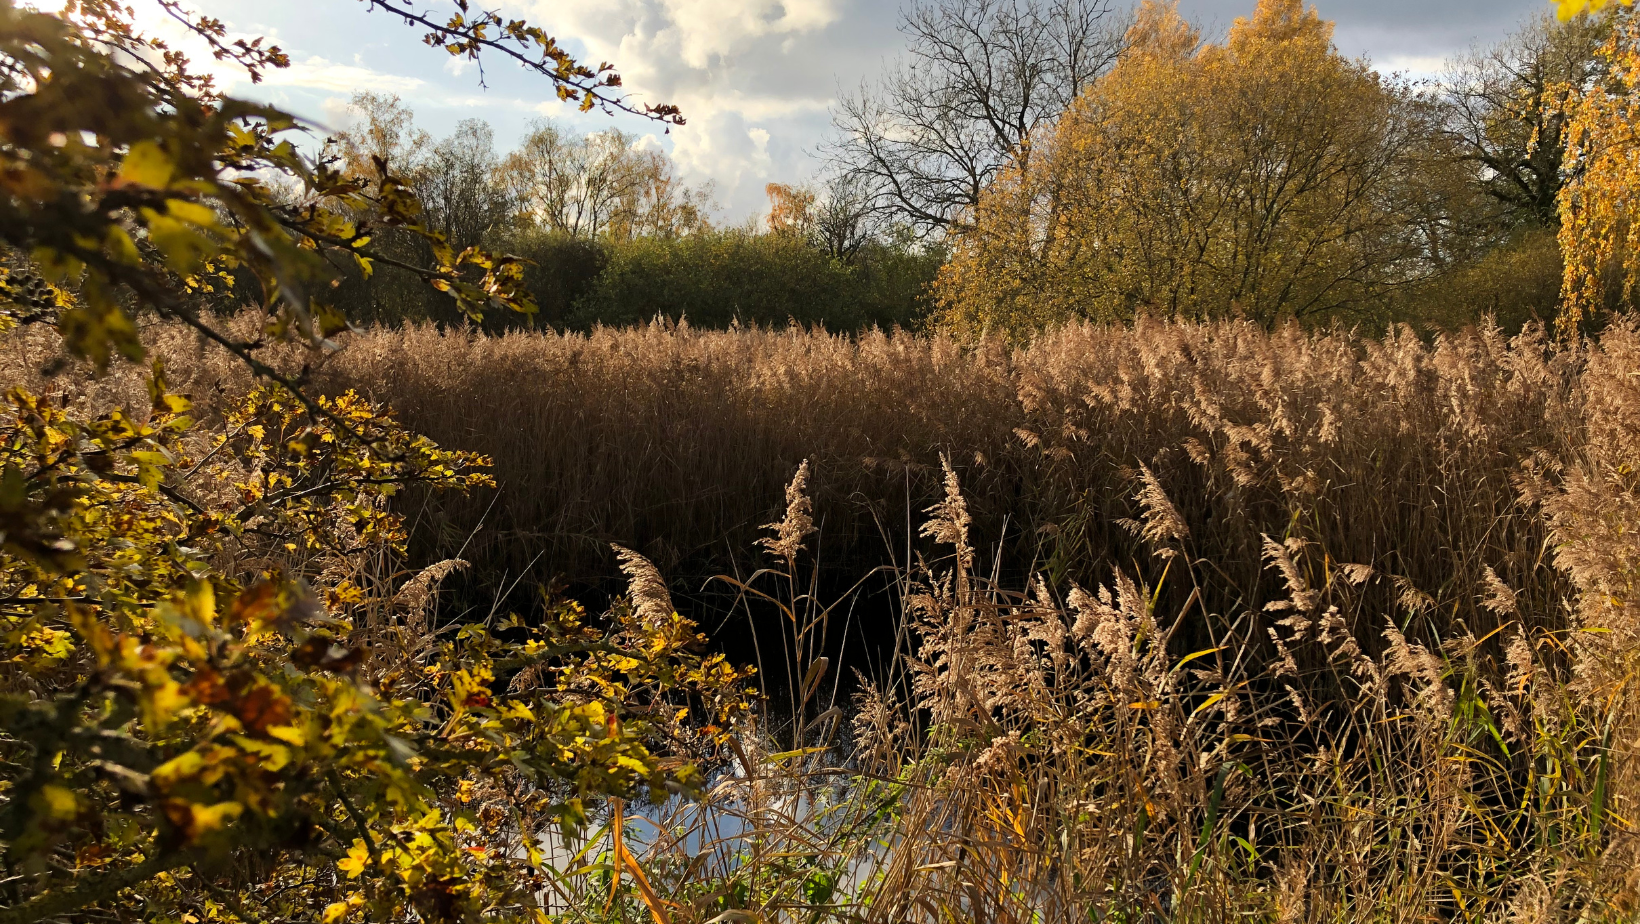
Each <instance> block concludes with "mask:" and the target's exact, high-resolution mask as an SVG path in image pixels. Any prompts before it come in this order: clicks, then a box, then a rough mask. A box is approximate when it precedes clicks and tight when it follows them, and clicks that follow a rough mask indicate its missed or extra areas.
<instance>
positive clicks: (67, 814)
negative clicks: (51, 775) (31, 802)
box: [40, 784, 80, 819]
mask: <svg viewBox="0 0 1640 924" xmlns="http://www.w3.org/2000/svg"><path fill="white" fill-rule="evenodd" d="M40 802H41V803H43V807H44V808H45V810H46V812H47V814H49V815H50V816H51V817H53V818H61V819H69V818H73V817H74V816H75V815H77V814H79V811H80V803H79V800H77V799H75V798H74V793H73V791H71V790H69V789H68V788H66V787H63V786H56V785H52V784H47V785H45V786H41V787H40Z"/></svg>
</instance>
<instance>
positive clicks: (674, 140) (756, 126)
mask: <svg viewBox="0 0 1640 924" xmlns="http://www.w3.org/2000/svg"><path fill="white" fill-rule="evenodd" d="M188 2H190V3H191V5H192V7H193V8H194V9H197V10H199V11H201V12H204V13H207V14H209V15H212V16H215V17H217V18H219V19H221V20H222V21H223V22H224V24H225V25H226V26H227V27H228V29H229V30H230V32H232V33H236V34H251V35H265V36H268V37H269V38H270V39H272V40H273V41H275V42H277V43H278V44H279V45H281V46H282V47H283V48H284V49H285V51H286V52H287V53H289V54H290V57H291V60H292V62H293V66H292V67H291V68H289V69H288V70H284V71H280V72H276V73H273V74H272V75H270V77H269V79H268V80H266V81H265V82H264V83H263V84H261V85H259V86H255V87H253V86H251V85H250V84H249V83H248V81H246V80H244V78H243V77H242V75H240V74H238V73H236V72H234V71H231V70H227V69H222V70H219V71H218V72H217V73H218V79H219V82H220V83H221V84H222V85H224V86H225V87H226V88H227V89H228V90H229V91H230V92H233V93H235V94H237V95H244V96H250V97H252V98H258V99H262V100H266V101H268V102H272V103H276V104H278V105H280V106H282V107H284V108H285V109H287V110H288V111H291V112H294V113H295V114H297V115H299V116H303V117H305V118H308V119H312V120H313V121H314V122H316V123H318V124H320V125H323V126H330V127H333V128H334V127H343V126H345V125H346V123H347V100H348V98H349V97H351V96H352V95H353V93H355V92H357V91H361V90H371V91H375V92H382V93H394V94H397V95H398V96H400V97H401V98H402V99H403V100H404V102H405V103H406V104H407V105H409V107H410V108H411V109H412V110H414V112H415V114H416V120H417V123H418V124H419V125H420V126H421V127H423V128H425V129H426V130H427V131H429V132H430V133H431V134H433V135H434V136H435V137H437V136H442V135H445V134H448V133H449V132H450V131H451V130H452V129H453V128H454V127H455V125H456V123H457V122H459V121H460V120H462V119H467V118H483V119H485V120H487V121H488V122H490V124H491V125H492V126H493V127H494V129H495V134H496V140H497V144H498V147H500V148H501V149H503V150H505V149H506V148H508V147H511V146H512V145H513V144H514V143H516V142H517V140H518V139H520V138H521V137H522V136H523V135H524V134H525V133H526V132H527V131H528V129H529V126H530V124H531V122H532V121H534V120H538V119H543V118H548V119H555V120H558V121H559V122H560V123H561V124H564V125H567V126H569V127H572V128H574V129H576V130H579V131H583V132H590V131H601V130H605V129H608V128H610V127H616V128H620V129H621V130H623V131H627V132H629V133H631V134H633V135H634V136H635V137H637V138H638V139H640V142H639V143H640V144H643V145H649V146H659V147H661V148H663V149H665V150H667V151H668V152H670V154H671V155H672V158H673V160H674V162H675V163H676V165H677V169H678V172H679V173H680V175H681V176H682V177H683V179H684V180H685V181H687V182H690V183H692V184H704V183H711V184H712V186H713V190H714V195H715V199H716V201H717V203H718V206H719V212H718V218H719V219H720V220H723V221H727V222H738V221H743V220H746V219H748V218H751V217H753V216H756V215H757V214H759V213H760V212H762V211H763V210H765V208H766V204H767V200H766V199H765V197H764V193H763V187H764V185H765V184H767V183H770V182H801V181H803V180H804V179H806V178H808V177H810V176H812V175H813V174H814V173H815V172H816V170H817V169H818V168H819V166H820V164H821V161H820V159H819V156H818V151H819V148H820V147H821V145H823V143H824V142H825V141H826V140H827V139H828V138H829V137H830V134H831V133H830V124H831V119H830V115H829V107H830V106H831V104H832V102H833V101H834V100H835V99H837V98H838V97H839V95H840V94H844V93H850V92H855V91H857V90H858V88H859V87H860V85H861V83H862V81H870V80H872V79H873V78H874V76H875V75H877V74H879V73H881V72H882V71H883V70H884V69H885V68H886V67H887V66H889V64H890V63H891V62H892V61H893V60H894V59H895V58H896V57H897V56H898V55H899V54H900V52H901V50H902V48H903V40H902V36H901V35H900V34H899V32H898V30H897V28H896V25H897V19H898V8H897V6H896V2H895V0H495V2H493V3H484V4H483V6H484V8H486V9H496V10H498V11H499V12H501V13H502V14H503V15H506V16H509V17H523V18H526V19H529V20H530V21H531V22H533V23H535V24H537V25H540V26H541V27H543V28H545V29H546V30H548V32H549V33H551V34H554V35H556V36H557V37H558V38H559V40H560V41H561V42H562V43H563V44H564V46H565V47H566V48H568V49H569V50H571V51H572V52H574V53H576V54H578V55H580V56H581V57H582V58H583V60H584V61H586V62H588V63H596V62H599V61H609V62H611V63H613V64H615V65H616V66H617V68H618V70H619V71H620V72H621V74H622V76H623V78H624V85H625V88H626V90H627V91H628V93H629V94H630V95H631V96H632V97H633V98H634V99H636V100H638V101H642V102H655V103H659V102H667V103H673V104H675V105H678V106H680V107H682V109H683V112H684V116H685V118H686V119H687V120H688V124H687V125H684V126H682V127H676V128H673V129H672V130H671V132H670V134H667V133H665V132H664V131H663V130H662V128H661V127H660V126H658V125H655V124H654V123H650V122H645V121H643V120H640V119H636V118H633V117H630V116H622V117H616V118H611V117H609V116H605V115H600V114H596V113H593V114H581V113H577V112H575V111H574V110H573V107H571V106H567V105H565V104H563V103H560V102H558V101H557V99H556V97H555V96H554V94H553V93H552V90H551V88H550V87H549V86H548V85H547V83H546V81H545V80H544V79H543V78H540V77H532V76H531V75H529V74H527V73H525V72H523V71H522V70H521V69H520V68H518V67H517V66H516V65H512V64H509V63H508V62H505V61H502V60H492V61H490V62H489V63H488V64H487V65H486V66H485V72H484V74H483V82H482V84H481V82H480V74H479V72H478V69H477V68H476V67H475V66H474V65H472V64H471V63H470V62H465V61H461V60H458V59H455V58H452V57H450V56H449V55H448V54H446V53H445V52H443V51H442V50H440V49H435V48H429V47H427V46H425V45H423V44H422V43H421V32H420V31H418V30H416V29H415V28H413V27H410V26H406V25H404V24H402V23H401V22H400V21H398V20H396V19H394V18H392V17H390V16H388V15H386V14H384V13H382V12H380V11H377V12H370V11H369V10H368V0H188ZM144 3H150V5H151V0H135V5H136V7H137V8H138V10H139V17H141V18H142V22H144V23H145V24H146V25H147V26H148V27H149V28H151V29H152V30H153V31H155V32H159V33H169V34H174V33H173V32H172V30H173V26H174V24H171V23H169V21H168V20H165V19H164V18H163V17H162V16H160V15H159V14H157V13H150V14H147V15H144V14H143V13H142V9H143V6H144ZM416 5H417V6H419V7H423V8H428V9H432V10H437V11H440V12H441V13H447V11H448V9H449V5H448V3H447V2H445V0H416ZM475 5H476V4H475ZM1253 5H1254V0H1180V9H1181V10H1182V11H1183V12H1184V13H1186V14H1187V15H1188V16H1190V17H1191V18H1192V19H1193V20H1194V21H1196V22H1197V23H1198V24H1199V25H1201V26H1203V27H1204V28H1205V29H1206V31H1207V32H1208V34H1210V35H1211V34H1214V33H1222V32H1224V31H1225V30H1227V29H1228V28H1229V26H1230V24H1231V23H1232V22H1233V21H1234V20H1235V18H1236V17H1238V16H1245V15H1247V14H1248V13H1250V12H1251V11H1252V8H1253ZM1315 5H1316V7H1317V9H1318V10H1319V12H1320V13H1321V15H1322V16H1323V17H1325V18H1327V19H1331V20H1333V21H1334V22H1335V23H1336V32H1335V35H1334V38H1335V41H1336V43H1337V45H1338V47H1339V49H1340V51H1342V52H1343V53H1345V54H1347V55H1349V56H1351V57H1365V58H1368V59H1370V60H1371V61H1372V62H1373V63H1374V65H1375V66H1377V67H1378V68H1379V69H1380V70H1383V71H1394V72H1400V73H1403V74H1406V75H1409V76H1413V77H1417V76H1427V75H1431V74H1433V73H1435V72H1437V71H1438V70H1439V69H1440V66H1441V62H1442V60H1444V59H1445V58H1447V57H1449V56H1451V55H1453V54H1456V53H1460V52H1462V51H1464V50H1466V49H1468V48H1470V47H1471V46H1473V45H1475V44H1477V43H1480V44H1485V43H1489V42H1492V41H1496V40H1497V39H1499V38H1501V37H1503V36H1504V35H1506V34H1507V33H1508V32H1509V31H1511V30H1512V29H1513V28H1514V27H1515V26H1516V24H1518V23H1519V22H1520V21H1521V20H1522V19H1524V18H1525V17H1527V16H1529V15H1532V14H1534V13H1537V12H1539V11H1541V10H1545V9H1548V7H1549V5H1548V2H1547V0H1316V3H1315Z"/></svg>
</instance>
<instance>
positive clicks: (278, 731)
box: [266, 725, 307, 747]
mask: <svg viewBox="0 0 1640 924" xmlns="http://www.w3.org/2000/svg"><path fill="white" fill-rule="evenodd" d="M266 731H267V734H268V736H269V737H272V738H278V739H279V740H280V741H283V742H285V743H286V744H290V745H294V746H296V747H301V746H302V745H304V744H306V743H307V735H306V734H304V733H303V732H302V730H301V729H300V728H297V727H296V726H294V725H270V726H268V728H267V729H266Z"/></svg>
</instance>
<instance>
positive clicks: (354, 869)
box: [332, 839, 370, 907]
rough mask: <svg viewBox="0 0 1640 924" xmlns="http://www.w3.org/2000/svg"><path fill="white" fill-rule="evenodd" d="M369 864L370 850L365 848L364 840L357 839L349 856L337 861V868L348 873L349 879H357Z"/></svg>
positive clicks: (348, 852)
mask: <svg viewBox="0 0 1640 924" xmlns="http://www.w3.org/2000/svg"><path fill="white" fill-rule="evenodd" d="M369 862H370V848H368V847H366V846H365V843H364V841H363V840H357V839H355V840H354V841H353V846H352V847H350V848H348V851H347V856H346V857H345V858H344V859H341V860H337V861H336V868H337V869H339V870H341V871H342V872H344V873H346V874H347V878H349V879H357V878H359V875H360V874H361V873H363V872H364V869H365V865H366V864H368V863H369ZM332 907H334V906H332Z"/></svg>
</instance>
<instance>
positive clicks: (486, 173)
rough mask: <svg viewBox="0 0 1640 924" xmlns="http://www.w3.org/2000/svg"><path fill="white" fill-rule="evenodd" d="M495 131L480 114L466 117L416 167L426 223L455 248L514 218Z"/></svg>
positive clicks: (476, 240)
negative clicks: (469, 117) (496, 151)
mask: <svg viewBox="0 0 1640 924" xmlns="http://www.w3.org/2000/svg"><path fill="white" fill-rule="evenodd" d="M500 167H501V160H500V158H499V157H497V156H496V153H495V133H494V131H492V130H491V128H490V124H489V123H488V122H485V121H484V120H482V119H463V120H462V121H461V122H459V123H457V124H456V130H455V132H454V133H452V134H451V135H450V137H448V138H445V139H443V140H442V141H440V142H439V143H438V144H436V145H434V146H433V149H432V151H431V152H430V155H429V156H428V157H427V158H425V159H424V161H423V163H422V164H421V165H420V169H419V170H417V171H416V183H415V185H416V192H417V193H419V194H420V195H421V199H422V202H423V204H424V207H425V208H426V210H427V219H428V224H430V225H432V226H433V227H435V228H437V229H438V230H440V231H443V232H444V234H445V237H447V238H448V239H449V241H450V245H451V246H453V247H455V248H456V249H457V250H460V249H462V248H466V247H472V246H475V245H477V244H479V243H480V242H482V241H483V240H484V236H485V235H487V234H489V233H490V232H491V231H493V230H495V229H497V228H499V227H501V226H503V225H505V224H506V223H507V222H508V221H510V220H511V218H512V214H513V203H512V198H511V196H509V195H508V193H507V189H506V188H505V186H503V185H502V183H501V176H500Z"/></svg>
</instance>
